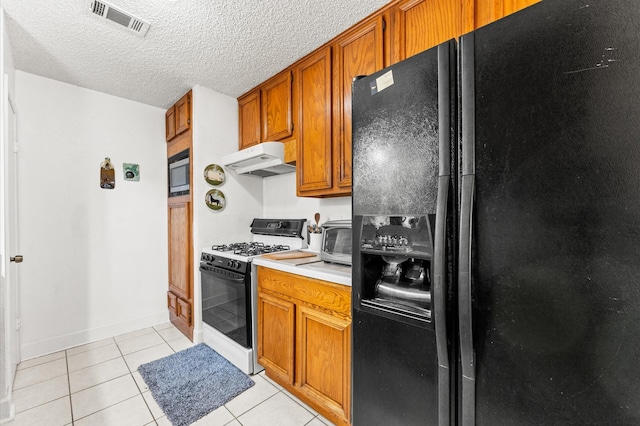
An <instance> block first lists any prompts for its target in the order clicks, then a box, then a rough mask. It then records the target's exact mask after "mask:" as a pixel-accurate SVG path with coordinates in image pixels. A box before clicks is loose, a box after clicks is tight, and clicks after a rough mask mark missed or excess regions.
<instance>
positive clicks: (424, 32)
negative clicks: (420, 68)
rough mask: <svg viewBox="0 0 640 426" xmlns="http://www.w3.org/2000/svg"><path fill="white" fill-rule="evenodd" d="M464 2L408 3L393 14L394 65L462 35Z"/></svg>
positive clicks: (410, 0) (422, 0)
mask: <svg viewBox="0 0 640 426" xmlns="http://www.w3.org/2000/svg"><path fill="white" fill-rule="evenodd" d="M462 3H463V2H461V1H452V0H404V1H400V2H398V3H397V4H396V5H395V7H394V8H393V11H392V14H393V19H392V30H391V31H392V33H391V38H392V43H393V54H392V62H393V63H396V62H400V61H402V60H403V59H407V58H409V57H411V56H413V55H415V54H418V53H420V52H423V51H425V50H427V49H430V48H431V47H434V46H437V45H438V44H440V43H443V42H445V41H447V40H450V39H452V38H457V37H458V36H460V35H462Z"/></svg>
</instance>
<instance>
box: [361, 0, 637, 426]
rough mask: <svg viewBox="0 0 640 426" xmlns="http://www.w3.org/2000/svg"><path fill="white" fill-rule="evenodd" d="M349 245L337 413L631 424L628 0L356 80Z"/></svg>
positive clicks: (527, 13) (633, 236)
mask: <svg viewBox="0 0 640 426" xmlns="http://www.w3.org/2000/svg"><path fill="white" fill-rule="evenodd" d="M353 253H354V255H353V298H352V300H353V348H352V359H353V366H352V367H353V368H352V374H353V377H352V393H353V395H352V401H353V410H352V423H353V425H354V426H361V425H366V426H369V425H391V424H393V425H414V424H415V425H436V424H439V425H449V424H452V425H453V424H461V425H474V424H477V425H523V424H526V425H528V424H530V425H614V424H615V425H637V424H640V366H638V361H639V360H640V7H638V5H637V4H635V2H630V1H623V0H613V1H612V0H607V1H604V0H597V1H590V2H584V1H582V2H578V1H574V0H564V1H559V0H556V1H554V0H545V1H543V2H541V3H539V4H536V5H534V6H531V7H529V8H527V9H525V10H523V11H521V12H518V13H516V14H514V15H511V16H509V17H507V18H505V19H502V20H500V21H498V22H496V23H494V24H491V25H488V26H486V27H483V28H481V29H479V30H476V31H475V32H473V33H470V34H467V35H465V36H463V37H461V38H460V39H459V40H458V41H457V42H454V41H451V42H448V43H445V44H443V45H440V46H438V47H436V48H434V49H430V50H428V51H425V52H423V53H421V54H419V55H416V56H414V57H412V58H409V59H408V60H406V61H403V62H400V63H398V64H395V65H393V66H392V67H390V68H387V69H384V70H382V71H380V72H378V73H375V74H373V75H371V76H367V77H364V78H361V79H358V80H357V81H355V82H354V87H353Z"/></svg>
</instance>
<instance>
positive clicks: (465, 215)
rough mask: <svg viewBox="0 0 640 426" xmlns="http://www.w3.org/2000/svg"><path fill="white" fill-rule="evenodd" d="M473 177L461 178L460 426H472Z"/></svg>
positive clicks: (459, 281)
mask: <svg viewBox="0 0 640 426" xmlns="http://www.w3.org/2000/svg"><path fill="white" fill-rule="evenodd" d="M474 186H475V176H474V175H465V176H462V196H461V200H460V201H461V204H460V257H459V265H458V315H459V317H458V323H459V327H460V359H461V364H462V365H461V367H462V425H463V426H472V425H474V424H475V381H476V370H475V354H474V351H473V323H472V320H473V318H472V304H471V239H472V220H473V217H472V212H473V194H474Z"/></svg>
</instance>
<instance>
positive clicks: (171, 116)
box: [164, 105, 176, 142]
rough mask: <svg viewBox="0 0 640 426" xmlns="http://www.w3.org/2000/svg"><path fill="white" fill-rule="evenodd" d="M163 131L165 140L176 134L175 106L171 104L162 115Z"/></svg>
mask: <svg viewBox="0 0 640 426" xmlns="http://www.w3.org/2000/svg"><path fill="white" fill-rule="evenodd" d="M164 124H165V126H164V127H165V132H166V137H167V142H169V141H170V140H171V139H173V137H174V136H175V135H176V107H175V105H173V106H172V107H171V108H169V109H168V110H167V112H166V113H165V115H164Z"/></svg>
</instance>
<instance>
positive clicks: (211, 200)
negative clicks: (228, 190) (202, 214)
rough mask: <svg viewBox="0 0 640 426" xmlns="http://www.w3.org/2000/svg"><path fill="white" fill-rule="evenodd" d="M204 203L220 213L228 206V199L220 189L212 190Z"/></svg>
mask: <svg viewBox="0 0 640 426" xmlns="http://www.w3.org/2000/svg"><path fill="white" fill-rule="evenodd" d="M204 202H205V204H206V205H207V207H209V208H210V209H211V210H214V211H220V210H222V209H224V207H225V205H226V204H227V199H226V198H225V196H224V194H223V193H222V191H220V190H219V189H211V190H209V191H208V192H207V194H206V195H205V197H204Z"/></svg>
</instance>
